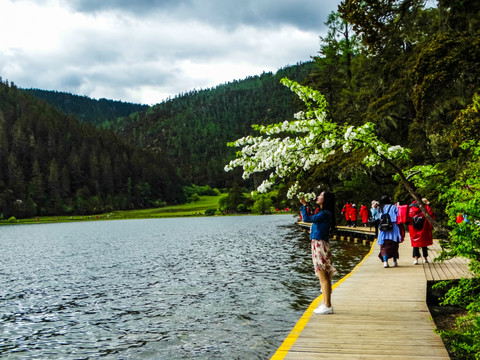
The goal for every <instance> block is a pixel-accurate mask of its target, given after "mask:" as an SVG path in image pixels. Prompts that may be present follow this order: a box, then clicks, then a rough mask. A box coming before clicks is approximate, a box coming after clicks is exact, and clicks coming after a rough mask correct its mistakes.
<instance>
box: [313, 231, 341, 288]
mask: <svg viewBox="0 0 480 360" xmlns="http://www.w3.org/2000/svg"><path fill="white" fill-rule="evenodd" d="M312 260H313V266H314V267H315V274H317V276H318V271H321V270H323V271H326V272H327V273H328V275H329V277H330V280H331V279H332V276H333V275H334V274H335V273H336V272H337V269H335V268H334V267H333V265H332V252H331V251H330V243H329V242H328V241H324V240H312Z"/></svg>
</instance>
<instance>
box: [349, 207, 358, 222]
mask: <svg viewBox="0 0 480 360" xmlns="http://www.w3.org/2000/svg"><path fill="white" fill-rule="evenodd" d="M357 218H358V211H357V205H355V204H352V208H351V209H350V224H351V226H352V227H357Z"/></svg>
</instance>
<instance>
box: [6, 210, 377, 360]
mask: <svg viewBox="0 0 480 360" xmlns="http://www.w3.org/2000/svg"><path fill="white" fill-rule="evenodd" d="M295 222H296V219H295V218H294V217H293V216H292V215H271V216H270V215H268V216H226V217H192V218H169V219H147V220H116V221H95V222H76V223H56V224H38V225H15V226H1V227H0V316H1V321H0V358H2V359H94V358H104V359H186V358H196V359H267V358H269V357H270V356H271V355H273V353H274V352H275V351H276V349H277V348H278V347H279V346H280V345H281V343H282V342H283V340H284V339H285V337H286V336H287V335H288V334H289V332H290V331H291V329H292V328H293V326H294V325H295V323H296V322H297V321H298V319H299V318H300V317H301V315H302V314H303V312H304V311H305V309H306V308H307V307H308V305H309V304H310V303H311V301H313V300H314V299H315V298H316V297H317V296H318V295H319V292H320V286H319V284H318V280H317V279H316V277H315V274H314V271H313V266H312V261H311V255H310V241H309V239H308V234H307V233H306V232H305V231H302V230H301V229H300V227H299V226H298V225H296V224H295ZM332 250H333V255H334V262H335V266H336V267H337V270H339V274H337V275H336V277H335V281H338V279H340V278H341V277H343V276H344V275H345V274H347V273H348V272H350V271H351V269H353V267H355V265H356V264H357V263H358V262H359V261H360V260H361V259H362V258H363V257H364V256H365V254H366V253H367V252H368V251H369V247H368V246H364V245H361V244H352V243H347V242H340V241H333V242H332Z"/></svg>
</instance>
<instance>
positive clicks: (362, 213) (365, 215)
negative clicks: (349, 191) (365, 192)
mask: <svg viewBox="0 0 480 360" xmlns="http://www.w3.org/2000/svg"><path fill="white" fill-rule="evenodd" d="M359 215H360V218H361V219H362V224H363V227H367V222H368V208H367V207H366V206H365V204H363V203H362V205H361V206H360V212H359Z"/></svg>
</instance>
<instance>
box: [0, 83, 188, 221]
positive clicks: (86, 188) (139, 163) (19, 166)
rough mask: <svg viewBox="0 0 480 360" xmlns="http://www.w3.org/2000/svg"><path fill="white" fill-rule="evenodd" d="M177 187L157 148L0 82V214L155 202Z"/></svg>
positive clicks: (180, 197) (173, 196)
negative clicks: (145, 147)
mask: <svg viewBox="0 0 480 360" xmlns="http://www.w3.org/2000/svg"><path fill="white" fill-rule="evenodd" d="M181 185H182V180H181V179H180V178H178V177H177V175H176V170H175V168H174V167H173V166H172V165H171V164H170V163H169V162H168V161H167V160H166V159H165V157H164V156H162V154H158V153H153V152H149V151H145V150H142V149H140V148H138V147H135V146H133V145H132V144H129V143H128V142H126V141H125V140H124V139H121V138H120V137H119V136H118V135H116V134H114V133H113V132H111V131H108V130H103V129H99V128H95V127H93V126H92V125H89V124H86V123H82V122H79V121H78V120H77V119H75V118H73V117H72V116H70V115H65V114H63V113H61V112H59V111H58V110H56V109H55V108H53V107H52V106H50V105H49V104H47V103H45V102H43V101H40V100H37V99H35V98H33V97H32V96H31V95H29V94H27V93H26V92H24V91H22V90H19V89H17V88H16V86H15V85H14V84H12V83H10V84H9V83H8V82H5V83H3V82H1V83H0V217H2V218H8V217H11V216H15V217H33V216H37V215H59V214H94V213H100V212H105V211H111V210H113V209H133V208H144V207H158V206H161V205H164V204H165V203H170V204H172V203H179V202H184V194H183V189H182V186H181Z"/></svg>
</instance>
